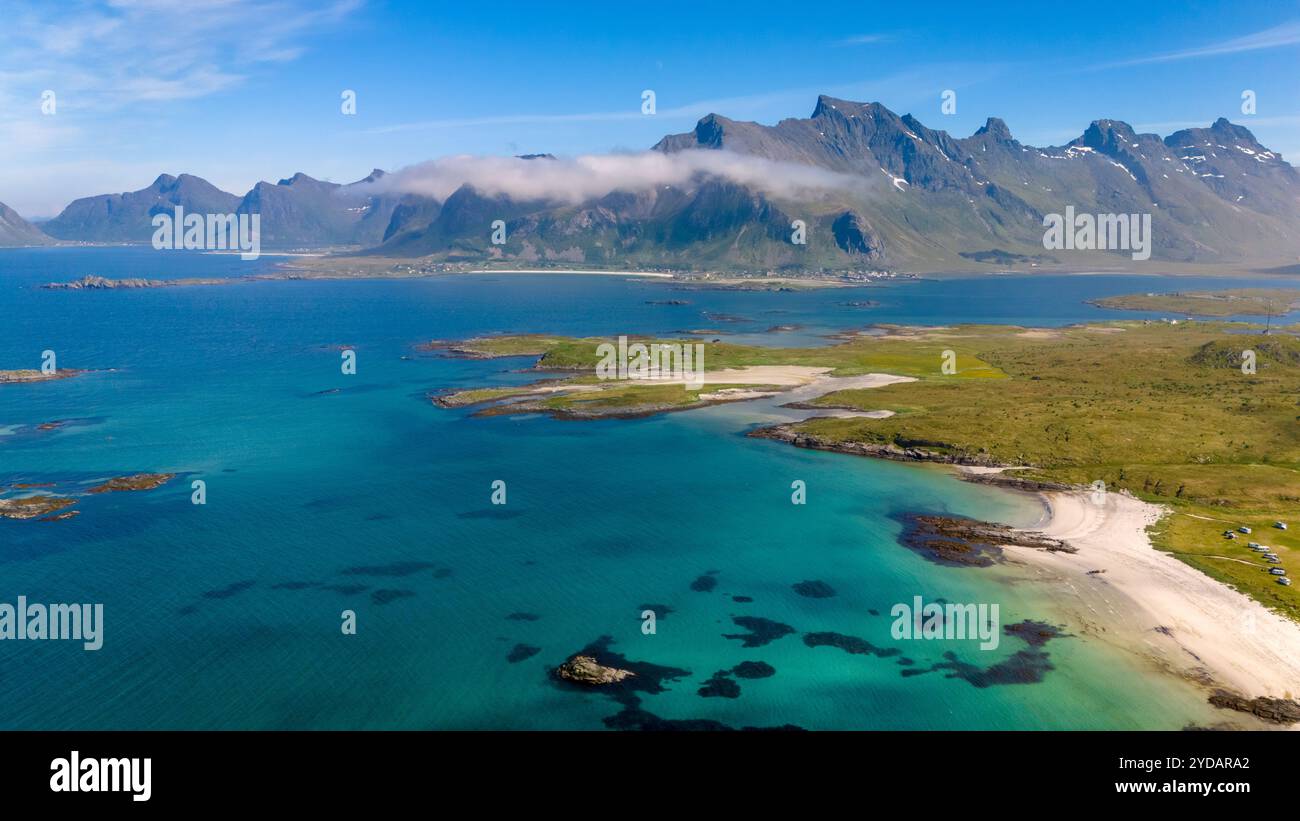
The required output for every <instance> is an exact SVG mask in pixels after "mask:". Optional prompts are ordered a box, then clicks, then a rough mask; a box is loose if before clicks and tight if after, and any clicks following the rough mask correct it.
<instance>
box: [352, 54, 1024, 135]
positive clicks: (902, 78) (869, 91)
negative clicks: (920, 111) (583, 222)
mask: <svg viewBox="0 0 1300 821" xmlns="http://www.w3.org/2000/svg"><path fill="white" fill-rule="evenodd" d="M1003 71H1005V66H1003V65H1000V64H996V63H982V64H980V65H967V64H934V65H930V66H924V67H921V68H917V69H913V70H910V71H906V72H900V73H899V74H895V75H892V76H889V77H881V78H878V79H875V80H869V81H862V82H855V83H843V82H836V83H828V84H826V85H824V86H817V87H811V86H805V87H803V88H786V89H780V90H778V91H773V92H769V93H766V94H746V95H739V96H734V97H714V98H710V99H705V100H693V101H690V102H686V103H682V104H680V105H668V106H665V105H664V103H665V99H664V98H663V97H660V98H659V103H660V105H659V108H658V111H656V112H655V114H654V115H653V118H654V119H656V120H696V119H699V118H700V117H703V116H705V115H707V114H725V115H727V116H729V117H731V118H732V119H746V118H750V117H755V116H756V114H755V112H760V111H763V110H765V109H779V110H781V111H782V113H783V116H784V115H785V114H787V113H788V112H790V111H797V110H798V109H799V108H800V107H801V106H807V107H808V110H811V107H812V103H813V101H814V100H816V98H817V95H818V94H829V95H831V96H833V97H842V98H844V99H849V100H863V101H865V100H879V99H882V98H889V99H891V100H893V101H895V103H896V104H899V103H898V101H902V103H901V104H906V105H910V104H912V103H913V102H917V101H920V100H922V99H924V98H925V97H927V96H931V95H935V94H936V91H935V90H936V89H939V88H965V87H968V86H971V85H976V84H979V83H982V82H987V81H988V80H991V79H993V78H995V77H997V76H998V75H999V74H1001V73H1002V72H1003ZM954 78H960V79H959V80H954ZM935 99H938V98H937V96H936V97H935ZM640 104H641V100H640V98H639V97H633V98H631V100H630V102H629V105H628V107H627V108H626V109H623V110H621V111H614V110H607V111H588V112H572V113H562V112H554V113H552V112H533V113H512V114H493V115H486V116H482V117H453V118H441V119H433V120H422V121H418V122H409V123H392V124H389V125H381V126H375V127H374V128H369V129H366V130H365V132H364V133H367V134H391V133H396V132H403V131H434V130H440V129H450V128H467V127H468V128H473V127H482V126H508V125H551V124H557V123H584V122H617V121H625V120H646V119H647V118H648V115H645V114H642V113H641V111H640V108H639V106H640Z"/></svg>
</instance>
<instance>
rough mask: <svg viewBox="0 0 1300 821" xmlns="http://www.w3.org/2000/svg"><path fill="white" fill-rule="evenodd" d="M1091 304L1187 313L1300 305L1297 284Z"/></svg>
mask: <svg viewBox="0 0 1300 821" xmlns="http://www.w3.org/2000/svg"><path fill="white" fill-rule="evenodd" d="M1092 304H1094V305H1097V306H1099V307H1102V308H1113V309H1116V310H1121V311H1152V312H1167V313H1173V314H1184V315H1188V316H1204V317H1223V316H1277V315H1279V314H1285V313H1287V312H1288V311H1292V310H1295V309H1296V308H1297V307H1298V306H1300V290H1296V289H1295V288H1234V289H1229V290H1223V291H1188V292H1186V293H1172V294H1125V295H1123V296H1111V297H1103V298H1102V299H1097V300H1093V301H1092Z"/></svg>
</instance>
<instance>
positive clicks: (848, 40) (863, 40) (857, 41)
mask: <svg viewBox="0 0 1300 821" xmlns="http://www.w3.org/2000/svg"><path fill="white" fill-rule="evenodd" d="M893 39H894V37H893V35H890V34H855V35H854V36H852V37H845V38H844V39H843V40H840V41H839V42H838V43H836V44H835V45H837V46H869V45H874V44H875V43H888V42H889V41H890V40H893Z"/></svg>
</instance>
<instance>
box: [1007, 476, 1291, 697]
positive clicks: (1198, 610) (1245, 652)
mask: <svg viewBox="0 0 1300 821" xmlns="http://www.w3.org/2000/svg"><path fill="white" fill-rule="evenodd" d="M1042 495H1043V497H1044V498H1045V500H1046V502H1047V504H1048V513H1047V515H1046V516H1045V520H1044V522H1042V523H1040V525H1039V526H1038V527H1037V528H1034V529H1036V530H1041V531H1042V532H1044V533H1046V534H1048V535H1050V536H1053V537H1055V538H1057V539H1061V540H1062V541H1064V542H1066V543H1068V544H1070V545H1071V546H1073V547H1075V548H1076V549H1077V550H1078V552H1077V553H1073V554H1069V553H1047V552H1043V551H1037V550H1028V549H1021V548H1015V547H1010V548H1008V555H1011V556H1014V557H1015V558H1016V559H1019V560H1022V561H1023V562H1024V563H1025V564H1026V565H1028V566H1030V567H1031V568H1033V569H1034V570H1035V571H1036V572H1037V573H1038V575H1040V577H1042V578H1044V579H1045V580H1047V581H1049V583H1054V584H1059V585H1060V587H1061V596H1060V598H1059V604H1060V605H1061V606H1062V607H1064V608H1065V609H1066V610H1067V611H1068V612H1069V614H1070V615H1071V616H1073V617H1074V619H1075V621H1076V622H1077V623H1078V624H1080V625H1083V630H1084V632H1085V633H1086V634H1087V635H1090V636H1093V637H1096V638H1099V639H1101V640H1103V641H1106V642H1109V643H1112V644H1115V645H1116V646H1119V647H1121V648H1123V649H1125V650H1128V651H1130V652H1133V653H1135V654H1138V655H1139V656H1141V657H1142V658H1144V659H1146V660H1148V661H1149V662H1151V663H1153V664H1154V665H1156V666H1157V667H1159V668H1161V669H1164V670H1167V671H1169V672H1172V673H1175V674H1177V675H1179V676H1182V677H1184V678H1187V679H1189V680H1192V681H1196V682H1199V683H1202V684H1205V685H1210V686H1222V687H1225V688H1228V689H1231V690H1235V691H1237V692H1239V693H1241V694H1242V695H1245V696H1247V697H1250V698H1254V697H1257V696H1270V697H1274V698H1296V697H1300V624H1296V623H1295V622H1292V621H1290V620H1288V619H1285V618H1283V617H1281V616H1279V615H1277V614H1275V613H1273V612H1271V611H1269V610H1267V609H1266V608H1265V607H1264V606H1263V605H1261V604H1259V603H1258V602H1256V601H1255V600H1253V599H1251V598H1248V597H1247V596H1245V595H1243V594H1241V593H1239V592H1237V591H1236V590H1233V589H1232V588H1230V587H1228V586H1226V585H1224V584H1222V583H1220V582H1218V581H1216V580H1214V579H1212V578H1210V577H1209V576H1207V575H1205V574H1203V573H1201V572H1200V571H1198V570H1196V569H1194V568H1192V567H1191V566H1189V565H1186V564H1184V563H1182V562H1180V561H1178V560H1177V559H1175V558H1174V557H1173V556H1170V555H1168V554H1166V553H1162V552H1160V551H1158V550H1156V549H1155V548H1153V547H1152V546H1151V543H1150V541H1149V540H1148V539H1147V535H1146V528H1147V526H1148V525H1150V524H1152V523H1154V522H1156V521H1158V520H1159V518H1160V517H1161V515H1162V514H1163V512H1164V511H1163V510H1162V509H1161V508H1160V507H1159V506H1157V505H1153V504H1148V503H1146V502H1143V501H1140V500H1138V499H1136V498H1134V497H1132V496H1129V495H1127V494H1125V493H1116V492H1110V493H1106V494H1104V495H1103V497H1102V498H1101V500H1100V503H1098V502H1097V501H1094V499H1093V497H1092V494H1091V493H1090V492H1087V491H1069V492H1065V491H1062V492H1048V493H1044V494H1042Z"/></svg>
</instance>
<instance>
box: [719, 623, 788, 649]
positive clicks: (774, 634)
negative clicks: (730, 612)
mask: <svg viewBox="0 0 1300 821" xmlns="http://www.w3.org/2000/svg"><path fill="white" fill-rule="evenodd" d="M731 621H732V622H733V623H735V625H736V626H737V627H743V628H745V629H746V630H748V631H749V632H748V633H724V634H723V635H722V637H723V638H724V639H736V640H738V641H739V642H740V643H741V644H742V645H743V646H745V647H762V646H763V645H765V644H771V643H772V642H774V641H776V640H777V639H779V638H781V637H782V636H788V635H790V634H791V633H793V632H794V628H793V627H791V626H790V625H788V624H782V623H781V622H779V621H773V620H772V619H765V618H762V617H761V616H732V617H731Z"/></svg>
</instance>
